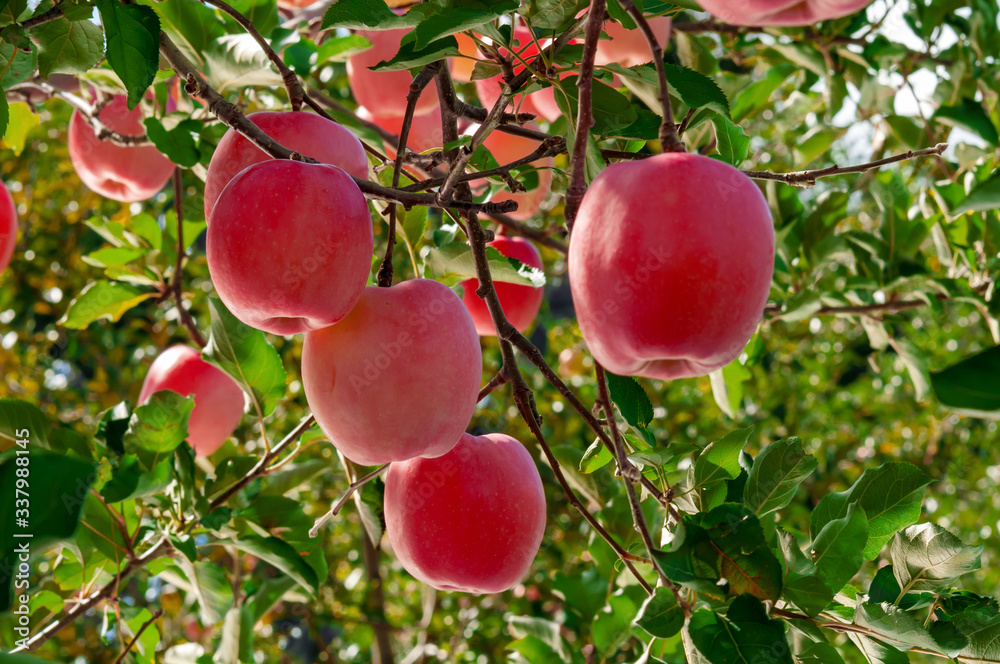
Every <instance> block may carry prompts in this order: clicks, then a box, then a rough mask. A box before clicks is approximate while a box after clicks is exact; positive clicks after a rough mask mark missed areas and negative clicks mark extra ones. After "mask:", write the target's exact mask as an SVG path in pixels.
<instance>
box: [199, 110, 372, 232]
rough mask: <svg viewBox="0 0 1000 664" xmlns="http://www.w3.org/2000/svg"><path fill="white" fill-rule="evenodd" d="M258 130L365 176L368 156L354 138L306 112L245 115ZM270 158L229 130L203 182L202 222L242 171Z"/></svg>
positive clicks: (332, 124)
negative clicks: (228, 185)
mask: <svg viewBox="0 0 1000 664" xmlns="http://www.w3.org/2000/svg"><path fill="white" fill-rule="evenodd" d="M247 117H248V118H249V119H250V120H252V121H253V122H254V124H256V125H257V126H258V127H260V129H261V131H263V132H264V133H265V134H267V135H268V136H270V137H271V138H273V139H274V140H276V141H277V142H278V143H281V144H282V145H284V146H285V147H286V148H288V149H289V150H295V151H296V152H299V153H301V154H304V155H306V156H309V157H312V158H313V159H316V160H317V161H321V162H323V163H324V164H332V165H334V166H339V167H340V168H342V169H344V170H345V171H347V172H348V173H349V174H350V175H353V176H354V177H356V178H359V179H364V178H367V177H368V156H367V155H366V154H365V148H364V146H362V145H361V141H359V140H358V138H357V136H355V135H354V134H352V133H351V132H350V131H348V130H347V129H345V128H344V127H343V126H341V125H339V124H337V123H336V122H333V121H332V120H327V119H326V118H324V117H322V116H320V115H316V114H315V113H305V112H287V111H286V112H282V111H262V112H260V113H251V114H250V115H248V116H247ZM269 159H271V157H270V155H268V154H267V153H265V152H263V151H262V150H261V149H260V148H258V147H257V146H256V145H254V144H253V143H251V142H250V141H248V140H247V139H245V138H244V137H243V136H241V135H240V134H238V133H236V132H235V131H233V130H232V129H230V130H229V131H227V132H226V134H225V136H223V137H222V140H221V141H219V145H218V147H217V148H216V149H215V153H214V154H213V155H212V161H211V162H210V163H209V164H208V177H207V178H206V180H205V219H206V220H208V221H211V217H212V210H213V209H214V208H215V202H216V201H217V200H218V199H219V194H221V193H222V190H223V189H225V188H226V185H227V184H229V181H230V180H232V179H233V178H234V177H236V174H237V173H239V172H240V171H242V170H243V169H244V168H246V167H248V166H251V165H253V164H258V163H260V162H262V161H267V160H269Z"/></svg>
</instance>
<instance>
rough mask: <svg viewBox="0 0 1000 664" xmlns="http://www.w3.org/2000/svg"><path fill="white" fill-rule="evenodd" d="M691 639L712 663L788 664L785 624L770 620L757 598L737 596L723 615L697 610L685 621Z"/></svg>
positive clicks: (789, 658)
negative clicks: (688, 620) (767, 663)
mask: <svg viewBox="0 0 1000 664" xmlns="http://www.w3.org/2000/svg"><path fill="white" fill-rule="evenodd" d="M688 631H689V632H690V634H691V640H692V641H694V644H695V646H697V648H698V650H699V651H700V652H701V654H702V655H704V656H705V658H706V659H708V661H710V662H712V664H738V663H742V664H758V663H759V662H770V663H772V664H792V654H791V650H790V649H789V647H788V642H787V641H786V640H785V626H784V624H783V623H782V622H781V621H780V620H771V619H770V618H768V617H767V612H766V611H765V610H764V606H763V605H762V604H761V602H760V600H759V599H757V598H755V597H751V596H749V595H741V596H739V597H737V598H736V599H735V600H733V603H732V604H731V605H730V606H729V610H728V611H727V612H726V615H725V617H723V616H721V615H719V614H717V613H715V612H713V611H710V610H708V609H701V610H698V611H695V612H694V613H693V614H692V615H691V622H690V623H689V624H688Z"/></svg>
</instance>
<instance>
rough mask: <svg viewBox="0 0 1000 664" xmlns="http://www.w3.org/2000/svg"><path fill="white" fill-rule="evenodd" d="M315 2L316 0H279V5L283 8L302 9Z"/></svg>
mask: <svg viewBox="0 0 1000 664" xmlns="http://www.w3.org/2000/svg"><path fill="white" fill-rule="evenodd" d="M314 2H316V0H278V6H279V7H281V8H282V9H301V8H302V7H308V6H309V5H311V4H313V3H314Z"/></svg>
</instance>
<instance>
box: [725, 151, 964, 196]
mask: <svg viewBox="0 0 1000 664" xmlns="http://www.w3.org/2000/svg"><path fill="white" fill-rule="evenodd" d="M946 149H948V144H947V143H938V144H937V145H935V146H934V147H932V148H924V149H923V150H910V151H909V152H905V153H903V154H898V155H895V156H892V157H886V158H885V159H879V160H878V161H872V162H869V163H867V164H859V165H857V166H845V167H840V166H837V165H836V164H834V165H833V166H828V167H827V168H820V169H816V170H813V171H796V172H793V173H773V172H771V171H743V173H744V174H746V176H747V177H749V178H752V179H754V180H776V181H778V182H783V183H785V184H788V185H792V186H794V187H803V188H809V187H812V186H815V184H816V180H818V179H819V178H828V177H832V176H834V175H845V174H848V173H864V172H865V171H871V170H874V169H876V168H880V167H882V166H886V165H888V164H895V163H898V162H901V161H907V160H909V159H919V158H920V157H940V156H941V155H942V154H943V153H944V151H945V150H946Z"/></svg>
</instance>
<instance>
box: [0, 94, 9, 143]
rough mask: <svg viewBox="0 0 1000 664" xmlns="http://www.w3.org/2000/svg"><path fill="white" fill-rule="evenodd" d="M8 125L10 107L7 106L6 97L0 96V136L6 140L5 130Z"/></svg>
mask: <svg viewBox="0 0 1000 664" xmlns="http://www.w3.org/2000/svg"><path fill="white" fill-rule="evenodd" d="M9 125H10V106H9V105H8V104H7V96H6V95H0V134H3V135H4V137H5V139H6V134H7V128H8V126H9Z"/></svg>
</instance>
